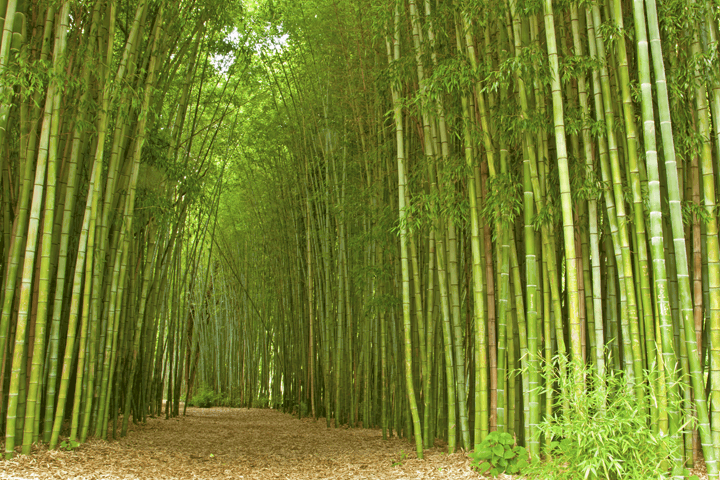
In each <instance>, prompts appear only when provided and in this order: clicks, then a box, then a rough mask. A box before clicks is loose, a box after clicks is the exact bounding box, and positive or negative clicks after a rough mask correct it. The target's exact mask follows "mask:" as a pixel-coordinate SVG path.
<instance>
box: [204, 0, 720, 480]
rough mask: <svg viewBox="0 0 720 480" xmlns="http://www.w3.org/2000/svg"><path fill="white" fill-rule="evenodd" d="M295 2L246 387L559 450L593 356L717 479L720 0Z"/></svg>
mask: <svg viewBox="0 0 720 480" xmlns="http://www.w3.org/2000/svg"><path fill="white" fill-rule="evenodd" d="M279 5H281V7H280V6H279V7H278V8H279V9H281V10H282V11H283V15H284V17H283V20H282V21H283V28H284V29H285V31H286V32H287V33H288V35H289V40H288V41H287V42H286V43H284V44H282V45H280V46H279V47H278V46H277V45H276V46H275V48H268V49H267V50H266V51H265V53H264V54H263V55H261V63H262V67H263V68H264V71H265V75H266V80H263V81H262V85H263V86H264V88H266V89H267V90H268V91H269V92H270V93H269V95H271V96H272V98H271V100H269V101H268V105H269V106H270V108H271V109H273V110H274V111H275V112H276V113H275V114H274V116H270V117H271V118H270V120H265V121H266V122H270V124H271V125H274V126H275V128H276V132H275V133H274V134H273V135H272V136H267V137H266V136H262V135H261V136H258V137H255V139H254V145H253V147H252V151H251V152H245V156H246V158H247V160H246V162H247V164H246V168H245V170H243V171H241V172H239V173H238V175H240V178H241V179H242V180H243V182H244V183H245V184H246V185H245V186H240V187H238V188H237V189H234V190H233V198H234V200H233V202H235V203H233V208H235V210H233V211H234V212H237V211H238V210H237V206H238V205H240V206H241V207H240V210H241V211H242V212H241V213H239V214H238V215H240V218H242V221H238V220H237V218H234V219H233V220H228V219H225V218H226V217H221V220H220V221H219V225H220V226H219V229H218V230H219V231H220V237H218V238H220V240H218V252H221V253H222V262H223V263H224V264H226V267H224V268H226V269H227V271H228V272H229V271H230V270H231V269H232V270H233V271H234V272H235V273H234V274H233V276H234V279H233V278H231V276H230V274H229V273H225V274H224V275H225V278H227V279H228V280H227V282H228V284H237V285H242V292H241V294H240V297H239V302H240V303H241V304H242V303H244V304H247V305H248V307H241V311H242V312H243V313H242V315H244V316H245V317H244V318H245V319H246V320H243V321H242V322H244V323H241V322H240V320H237V314H236V315H234V316H233V315H231V316H230V318H231V319H230V320H227V321H228V322H231V323H232V322H235V325H237V324H240V325H244V335H245V336H246V337H247V338H248V339H249V340H242V339H241V337H242V335H240V336H239V337H237V338H238V339H239V340H238V341H240V342H247V343H246V347H244V349H243V352H246V353H244V354H243V356H242V359H240V361H241V363H242V364H241V365H240V366H237V365H235V366H233V367H232V368H233V369H235V371H236V372H238V373H236V376H235V378H236V382H240V384H241V385H242V386H241V387H239V388H240V389H241V390H243V391H245V392H250V393H251V394H250V395H249V396H246V397H244V402H245V403H246V404H248V405H250V404H252V402H253V401H256V400H258V399H261V398H262V399H264V401H265V402H267V401H269V402H270V403H272V404H275V405H279V406H283V407H284V408H286V409H290V410H295V411H296V412H298V413H300V414H306V415H313V416H316V417H317V416H325V417H326V419H327V422H328V426H330V425H331V420H333V419H334V424H335V426H338V425H340V424H350V425H351V426H356V425H358V424H359V423H362V425H363V426H365V427H368V426H380V427H382V429H383V434H384V435H386V434H392V433H393V431H394V432H397V433H398V434H402V435H405V436H407V437H408V438H412V437H413V436H414V438H415V441H416V446H417V453H418V456H422V451H423V449H424V448H428V447H430V446H431V445H433V442H434V440H435V439H436V438H442V439H445V440H446V441H447V443H448V449H449V450H450V451H454V450H455V449H456V448H458V447H461V448H465V449H471V448H473V447H474V446H477V445H478V444H479V443H480V442H481V441H482V439H483V438H484V437H485V435H487V433H488V432H489V431H491V430H496V429H497V430H501V431H507V432H510V433H513V434H514V435H515V436H516V437H517V438H518V440H519V441H520V442H521V443H524V444H525V445H527V446H528V450H529V452H530V453H531V455H533V456H537V455H540V454H541V452H542V448H543V445H542V442H549V441H550V440H551V439H547V438H541V437H540V436H539V434H538V424H539V423H540V422H541V421H542V420H543V419H548V418H551V416H552V415H553V413H554V411H555V410H554V409H557V408H562V407H561V406H558V405H557V404H556V402H555V401H554V393H555V392H554V390H553V388H554V387H553V385H552V384H548V383H547V376H546V375H543V374H542V373H543V370H544V369H545V368H550V367H549V366H552V367H551V368H559V369H560V370H561V372H560V373H561V374H563V375H569V374H570V373H572V372H571V371H566V369H572V370H575V371H578V370H579V369H580V366H581V365H583V364H590V365H592V366H593V367H594V371H595V372H596V374H597V375H598V376H599V377H602V376H603V375H606V374H609V373H611V372H622V374H623V375H624V376H625V377H626V378H627V380H628V382H629V384H630V385H631V386H632V389H631V391H630V392H628V395H634V396H635V401H636V402H637V405H639V406H641V408H642V410H643V411H644V412H646V414H647V419H648V424H649V425H651V427H652V428H653V429H654V431H656V432H659V433H661V434H663V435H670V436H673V438H676V439H677V440H678V441H679V442H680V444H681V445H682V448H681V450H680V455H681V458H677V459H674V460H675V461H676V463H677V464H681V463H683V462H684V463H685V464H686V465H691V464H692V462H693V459H694V458H698V455H699V454H700V451H702V455H703V456H704V459H705V462H706V465H707V469H708V472H709V474H710V475H711V476H713V478H715V477H716V476H717V475H718V466H717V458H718V448H719V446H720V245H719V244H718V226H717V208H716V199H717V194H716V190H717V186H718V181H719V179H720V175H718V174H715V173H714V169H716V168H719V167H720V163H719V160H720V77H719V76H718V73H717V72H718V71H719V70H718V66H719V65H718V63H717V58H718V57H717V48H718V43H717V38H718V30H717V15H718V10H717V7H716V6H715V5H714V4H711V3H710V2H702V1H701V2H690V3H687V2H675V1H666V2H662V4H660V5H656V3H655V0H633V1H629V0H628V1H622V0H608V1H598V2H574V1H569V2H553V1H552V0H543V1H534V2H533V1H524V2H521V1H519V0H496V1H490V2H487V1H483V2H475V1H472V0H455V1H449V0H448V1H440V2H436V1H431V0H407V1H404V2H395V1H392V2H389V1H367V2H345V3H342V4H337V3H332V2H328V3H325V2H321V1H318V2H313V3H312V9H311V8H310V7H303V6H302V5H296V4H292V2H286V3H282V2H280V4H279ZM263 124H264V125H267V123H263ZM248 128H250V129H253V128H255V127H253V126H249V127H248ZM251 131H255V130H251ZM250 158H255V159H257V158H260V160H254V161H251V160H249V159H250ZM249 185H252V186H249ZM225 207H227V206H223V208H222V209H221V210H226V208H225ZM226 211H227V212H229V211H230V210H226ZM223 215H224V214H223ZM238 251H239V252H241V253H240V254H234V253H233V252H238ZM223 252H224V253H223ZM239 272H242V273H239ZM227 288H230V287H227ZM251 301H252V302H253V303H252V304H251V303H250V302H251ZM252 317H255V318H256V320H254V321H253V320H248V318H252ZM223 318H225V317H223ZM258 341H260V342H262V345H263V347H257V343H255V342H258ZM256 347H257V348H258V349H259V350H261V352H262V358H259V357H258V356H257V355H255V356H253V354H252V348H256ZM205 350H209V347H208V348H207V349H205ZM205 350H203V351H205ZM216 350H217V349H216ZM203 355H204V354H203ZM558 357H561V358H565V359H568V360H571V361H570V362H565V361H561V362H554V359H556V358H558ZM225 358H227V359H228V362H230V359H238V358H239V357H237V355H235V354H229V355H228V356H226V357H225ZM215 361H216V362H217V360H215ZM234 361H236V360H234ZM220 362H222V360H220ZM250 362H254V363H250ZM240 372H243V373H240ZM246 372H254V373H252V374H246ZM245 385H247V387H246V386H245ZM594 385H595V384H594ZM218 387H219V388H225V387H223V386H222V385H220V384H218ZM574 388H575V389H576V394H578V395H581V394H583V391H584V389H585V388H586V386H585V385H584V384H583V382H578V383H577V384H576V385H575V386H574ZM648 391H652V392H654V393H653V397H652V400H653V401H651V399H650V398H649V397H648V394H647V392H648ZM253 392H254V393H253ZM691 425H696V426H697V428H696V429H693V428H692V427H691Z"/></svg>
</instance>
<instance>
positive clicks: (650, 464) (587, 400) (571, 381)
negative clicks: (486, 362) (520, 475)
mask: <svg viewBox="0 0 720 480" xmlns="http://www.w3.org/2000/svg"><path fill="white" fill-rule="evenodd" d="M561 361H564V360H561ZM556 372H557V370H556V369H545V373H544V374H543V375H544V376H545V377H546V384H547V385H556V386H557V389H556V396H555V401H556V404H555V411H556V412H557V413H556V414H555V415H554V416H553V417H551V418H546V419H545V420H544V421H543V422H542V423H541V424H540V426H539V428H540V432H541V433H542V435H544V436H545V437H546V438H547V437H550V438H551V439H552V441H551V443H550V451H549V452H548V453H549V455H550V460H548V461H546V462H536V463H533V464H532V465H531V466H530V467H529V468H528V470H527V472H526V473H527V475H528V478H530V479H538V480H539V479H543V480H576V479H607V480H620V479H622V480H633V479H636V480H640V479H642V480H647V479H656V478H666V474H667V461H668V459H669V458H673V456H674V455H673V452H674V451H675V450H676V449H677V448H678V445H677V443H676V442H674V441H673V440H672V439H671V437H669V436H666V435H665V436H663V435H661V434H659V433H655V432H653V430H652V428H651V427H650V425H651V422H650V419H649V417H648V413H647V410H646V408H645V407H643V406H642V405H638V404H637V401H636V397H635V396H634V395H633V394H632V393H631V392H632V389H633V386H631V385H628V381H627V379H626V378H625V377H624V376H623V375H620V374H616V373H615V372H613V373H610V374H607V375H606V376H604V377H602V378H598V376H597V374H596V372H595V370H594V369H593V367H592V366H584V365H581V366H577V365H573V364H568V366H567V372H568V373H567V375H566V376H564V377H563V376H562V375H559V374H557V373H556ZM583 378H584V379H585V380H584V381H585V382H586V383H585V389H584V390H579V389H578V385H582V382H583ZM646 398H648V400H649V401H650V402H653V403H655V402H657V399H656V398H654V394H653V392H652V391H649V390H646Z"/></svg>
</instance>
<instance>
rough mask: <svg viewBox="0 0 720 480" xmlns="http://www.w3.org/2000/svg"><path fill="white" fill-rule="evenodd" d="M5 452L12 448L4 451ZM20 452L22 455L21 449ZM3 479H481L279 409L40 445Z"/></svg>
mask: <svg viewBox="0 0 720 480" xmlns="http://www.w3.org/2000/svg"><path fill="white" fill-rule="evenodd" d="M3 450H4V449H3ZM18 451H19V449H18ZM0 478H2V479H26V478H27V479H51V478H52V479H55V478H75V479H136V478H138V479H139V478H142V479H206V478H207V479H214V478H223V479H226V478H237V479H259V480H270V479H273V480H274V479H278V480H279V479H282V480H295V479H336V478H337V479H340V478H342V479H358V480H360V479H368V480H369V479H404V478H407V479H410V478H413V479H415V478H419V479H422V478H447V479H461V478H473V479H477V478H479V477H478V475H477V473H475V472H473V471H472V469H471V468H470V462H469V460H468V459H467V457H466V456H465V454H464V453H456V454H453V455H447V454H446V453H445V450H444V447H443V446H442V445H440V444H438V446H436V447H435V448H433V449H430V450H426V451H425V460H418V459H417V457H416V455H415V446H414V444H411V443H409V442H408V441H407V440H404V439H398V438H396V437H394V438H391V439H388V440H383V439H382V434H381V432H380V430H377V429H364V428H348V427H346V426H344V427H343V426H341V427H340V428H337V429H336V428H332V427H331V428H327V427H326V423H325V419H319V420H317V421H315V420H312V419H302V420H299V419H298V418H297V417H293V416H291V415H288V414H284V413H281V412H279V411H277V410H268V409H239V408H219V407H215V408H209V409H201V408H188V410H187V415H186V416H185V417H179V418H173V419H170V420H165V419H164V418H148V420H147V423H145V424H137V425H133V424H131V425H130V427H129V429H128V435H127V436H126V437H124V438H121V439H119V440H117V441H103V440H97V439H91V440H89V441H88V442H87V443H84V444H82V445H80V446H79V447H78V448H76V449H74V450H72V451H63V450H48V449H47V446H46V445H34V446H33V451H32V454H31V455H27V456H26V455H20V454H18V455H16V456H15V458H13V459H11V460H0Z"/></svg>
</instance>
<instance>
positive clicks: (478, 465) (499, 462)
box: [468, 431, 528, 477]
mask: <svg viewBox="0 0 720 480" xmlns="http://www.w3.org/2000/svg"><path fill="white" fill-rule="evenodd" d="M468 457H470V460H471V466H472V468H474V469H475V470H477V471H478V472H479V473H480V474H486V473H489V474H490V475H492V476H493V477H497V476H498V475H500V474H501V473H509V474H511V475H514V474H516V473H519V472H521V471H522V470H523V469H524V468H525V467H527V464H528V461H527V451H526V450H525V447H518V446H515V440H514V439H513V437H512V435H510V434H509V433H505V432H497V431H496V432H490V433H489V434H488V436H487V437H485V439H484V440H483V441H482V443H481V444H480V446H479V447H477V448H476V449H475V451H474V452H470V453H468Z"/></svg>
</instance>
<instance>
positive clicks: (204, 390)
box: [189, 385, 218, 408]
mask: <svg viewBox="0 0 720 480" xmlns="http://www.w3.org/2000/svg"><path fill="white" fill-rule="evenodd" d="M217 401H218V395H216V394H215V392H213V391H212V389H210V388H208V387H207V386H206V385H201V386H200V388H198V390H197V391H196V392H195V395H193V396H192V398H191V399H190V402H189V404H190V406H193V407H200V408H210V407H214V406H215V402H217Z"/></svg>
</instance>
